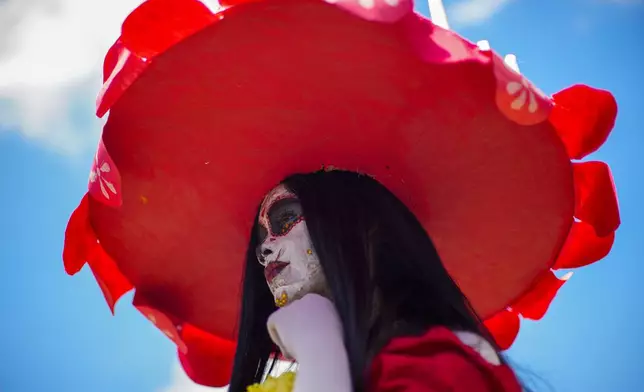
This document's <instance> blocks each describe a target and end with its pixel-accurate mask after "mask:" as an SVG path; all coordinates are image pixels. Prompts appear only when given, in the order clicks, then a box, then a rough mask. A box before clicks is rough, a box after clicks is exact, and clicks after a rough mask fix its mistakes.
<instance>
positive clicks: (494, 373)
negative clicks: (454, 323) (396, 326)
mask: <svg viewBox="0 0 644 392" xmlns="http://www.w3.org/2000/svg"><path fill="white" fill-rule="evenodd" d="M370 384H371V388H370V389H371V390H372V391H373V392H388V391H405V392H442V391H452V392H461V391H463V392H465V391H467V392H492V391H494V392H520V391H521V387H520V384H519V383H518V381H517V379H516V377H515V376H514V373H513V372H512V370H511V369H510V368H509V367H508V366H506V365H504V364H503V363H502V361H501V359H500V358H499V356H498V354H497V353H496V350H495V349H494V347H493V346H492V345H491V344H490V343H489V342H488V341H486V340H485V339H483V338H482V337H481V336H479V335H477V334H474V333H470V332H452V331H450V330H448V329H446V328H440V327H437V328H432V329H431V330H430V331H428V332H427V333H425V334H424V335H421V336H406V337H398V338H394V339H392V340H391V342H389V344H388V345H387V346H385V348H384V349H383V350H382V351H381V352H380V353H379V354H378V355H377V356H376V357H375V358H374V361H373V363H372V366H371V375H370Z"/></svg>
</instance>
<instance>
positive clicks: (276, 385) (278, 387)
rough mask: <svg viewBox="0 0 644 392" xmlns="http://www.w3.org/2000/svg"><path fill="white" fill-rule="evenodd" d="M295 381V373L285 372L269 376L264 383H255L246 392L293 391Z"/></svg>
mask: <svg viewBox="0 0 644 392" xmlns="http://www.w3.org/2000/svg"><path fill="white" fill-rule="evenodd" d="M294 382H295V373H293V372H284V373H282V374H281V375H280V376H279V377H271V376H268V377H267V378H266V380H265V381H264V382H263V383H260V384H253V385H251V386H249V387H248V389H247V390H246V392H291V391H292V390H293V383H294Z"/></svg>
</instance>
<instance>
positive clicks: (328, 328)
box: [267, 294, 344, 362]
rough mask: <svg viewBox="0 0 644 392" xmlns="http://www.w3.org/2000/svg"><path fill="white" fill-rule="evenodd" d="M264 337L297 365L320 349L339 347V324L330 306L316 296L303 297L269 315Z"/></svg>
mask: <svg viewBox="0 0 644 392" xmlns="http://www.w3.org/2000/svg"><path fill="white" fill-rule="evenodd" d="M267 326H268V333H269V335H270V336H271V339H272V340H273V342H275V344H277V345H278V346H279V348H280V350H281V351H282V355H284V357H285V358H287V359H289V360H296V361H298V362H301V360H302V358H301V357H302V356H304V357H306V356H307V355H308V354H309V353H311V354H314V355H315V353H316V352H317V351H318V349H319V348H321V347H320V346H325V345H328V344H332V345H333V344H335V345H337V344H338V343H339V344H342V347H343V349H344V343H343V334H342V322H341V321H340V317H339V316H338V312H337V311H336V309H335V305H333V302H331V301H330V300H328V299H327V298H325V297H323V296H321V295H318V294H307V295H305V296H304V297H302V298H301V299H299V300H296V301H294V302H292V303H290V304H288V305H287V306H285V307H283V308H280V309H278V310H277V311H276V312H275V313H273V314H272V315H271V316H270V317H269V318H268V322H267Z"/></svg>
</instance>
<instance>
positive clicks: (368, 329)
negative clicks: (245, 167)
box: [230, 171, 489, 392]
mask: <svg viewBox="0 0 644 392" xmlns="http://www.w3.org/2000/svg"><path fill="white" fill-rule="evenodd" d="M283 184H284V185H285V186H286V188H288V189H289V190H291V191H292V192H293V193H295V195H297V197H298V198H299V200H300V203H301V205H302V210H303V212H304V217H305V219H306V222H307V226H308V230H309V234H310V236H311V240H312V243H313V247H314V250H315V252H316V253H317V255H318V256H319V259H320V263H321V265H322V269H323V271H324V274H325V276H326V279H327V282H328V286H329V287H328V290H329V294H330V295H331V298H332V299H333V302H334V304H335V306H336V308H337V311H338V314H339V316H340V319H341V321H342V325H343V328H344V342H345V347H346V350H347V354H348V358H349V364H350V367H351V376H352V383H353V390H354V391H357V392H361V391H364V389H365V376H366V372H365V370H366V369H367V367H368V365H369V363H370V360H371V358H372V356H373V355H375V354H377V351H378V350H379V349H380V348H382V346H383V345H384V344H385V343H387V341H388V340H389V339H391V338H392V337H394V336H400V335H410V334H420V333H423V332H424V331H427V330H428V329H429V328H431V327H434V326H443V327H447V328H450V329H453V330H461V331H470V332H474V333H477V334H480V335H482V336H484V337H486V338H489V334H488V333H487V331H486V330H485V328H484V327H483V324H482V323H481V321H480V319H479V318H478V317H477V316H476V314H475V312H474V311H473V310H472V307H471V306H470V304H469V302H468V300H467V298H465V296H464V295H463V293H462V292H461V290H460V289H459V287H458V286H457V285H456V283H455V282H454V281H453V280H452V278H451V277H450V275H449V274H448V273H447V271H446V269H445V267H444V266H443V264H442V262H441V260H440V258H439V256H438V253H437V252H436V249H435V247H434V244H433V243H432V241H431V239H430V238H429V236H428V235H427V232H426V231H425V230H424V228H423V226H422V225H421V224H420V222H419V221H418V220H417V219H416V217H415V216H414V215H413V214H412V213H411V211H410V210H409V209H408V208H407V207H406V206H405V205H404V204H403V203H402V202H401V201H400V200H399V199H398V198H396V197H395V196H394V195H393V194H392V193H391V192H390V191H389V190H388V189H387V188H385V187H384V186H383V185H381V184H380V183H379V182H377V181H376V180H374V179H373V178H371V177H369V176H366V175H360V174H357V173H353V172H346V171H320V172H315V173H310V174H297V175H293V176H291V177H289V178H287V179H285V180H284V181H283ZM255 226H256V227H254V228H253V232H252V233H251V239H250V243H249V245H248V251H247V255H246V268H245V273H244V280H243V289H242V308H241V317H240V320H239V330H238V346H237V352H236V355H235V361H234V366H233V374H232V379H231V383H230V391H231V392H243V391H245V389H246V387H247V386H248V385H250V384H252V383H255V382H260V381H261V380H262V378H263V376H264V375H265V374H266V372H267V371H270V369H271V368H272V366H273V365H274V361H275V359H274V358H275V357H276V354H277V352H276V351H277V350H276V348H275V346H274V345H273V344H272V342H271V340H270V338H269V336H268V333H267V332H266V321H267V318H268V316H269V315H270V314H271V313H272V312H274V311H275V310H276V307H275V304H274V302H273V297H272V295H271V292H270V291H269V289H268V287H267V285H266V281H265V278H264V274H263V267H262V266H261V265H260V264H259V263H258V261H257V256H256V252H255V251H256V248H257V245H258V243H257V242H258V240H257V232H258V230H257V220H256V221H255Z"/></svg>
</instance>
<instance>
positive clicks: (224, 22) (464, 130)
mask: <svg viewBox="0 0 644 392" xmlns="http://www.w3.org/2000/svg"><path fill="white" fill-rule="evenodd" d="M179 3H181V5H180V6H178V4H179ZM241 3H246V4H241V5H235V6H233V7H230V8H228V9H225V10H222V11H220V12H219V13H217V14H212V13H210V11H208V10H207V9H206V8H205V7H203V6H201V5H200V3H198V2H196V1H176V0H150V1H148V2H146V3H144V4H143V5H142V6H141V7H140V8H139V9H137V10H136V11H135V12H134V13H133V14H132V15H131V16H130V17H129V18H128V21H126V23H125V24H124V30H123V35H122V37H121V39H120V40H119V41H118V42H117V44H116V45H115V46H114V47H113V49H112V50H111V51H110V53H109V54H108V57H107V58H106V84H105V87H104V89H103V92H102V94H101V98H100V100H99V112H105V111H106V110H108V109H109V110H110V113H109V118H108V121H107V124H106V125H105V128H104V131H103V136H102V140H101V143H100V144H99V149H98V152H97V155H96V160H95V165H94V167H93V169H92V174H91V176H90V190H89V193H88V196H87V197H85V198H84V199H83V202H82V203H81V206H80V207H79V209H78V210H77V211H76V212H75V214H74V215H73V216H72V219H71V220H70V224H69V227H68V231H67V238H66V245H65V255H64V256H65V263H66V267H67V270H68V271H69V272H70V273H75V272H76V271H78V270H79V269H80V268H81V267H82V265H83V264H84V263H85V262H86V261H87V262H88V263H89V264H90V266H91V267H92V270H93V271H94V273H95V275H96V277H97V280H98V281H99V284H100V285H101V288H102V289H103V291H104V292H105V293H106V298H107V299H108V302H109V303H110V305H111V306H112V307H113V306H114V303H115V301H116V300H117V299H118V297H120V296H121V295H122V294H123V293H124V292H126V291H128V290H130V289H131V288H133V287H134V288H136V290H137V293H136V297H135V305H136V306H137V307H138V308H139V309H141V310H142V311H143V312H144V313H145V314H146V316H148V318H150V319H151V320H152V321H153V322H154V323H155V324H157V326H159V327H160V328H161V329H162V330H163V331H164V332H165V333H166V334H167V335H168V336H170V337H171V338H172V339H174V340H175V341H176V342H177V343H178V345H179V347H180V349H181V350H182V351H184V352H188V353H189V352H190V350H191V347H190V346H191V343H190V342H191V341H192V342H195V341H197V342H201V343H192V344H193V346H194V347H195V348H194V349H193V352H197V357H199V358H209V360H211V362H208V360H206V359H203V360H201V359H200V360H198V361H196V362H199V363H201V364H203V363H208V366H211V365H212V364H213V363H217V364H220V365H221V366H220V367H223V368H224V369H229V366H230V358H231V357H232V352H233V351H234V343H233V342H234V334H235V330H236V322H237V317H238V312H239V305H240V282H241V279H242V272H243V264H244V258H245V251H246V246H247V243H248V236H249V234H250V231H251V226H252V223H253V218H254V214H255V213H256V209H257V206H258V204H259V202H260V201H261V199H262V197H263V195H264V194H265V193H266V192H268V191H269V190H270V189H271V188H272V187H273V186H275V185H276V184H277V183H278V182H279V181H280V180H282V179H283V178H284V177H286V176H288V175H290V174H293V173H298V172H312V171H316V170H319V169H321V168H322V167H325V168H327V169H328V168H331V167H333V168H340V169H346V170H351V171H356V172H361V173H367V174H369V175H371V176H373V177H375V178H376V179H377V180H378V181H380V182H381V183H382V184H384V185H385V186H386V187H387V188H389V189H390V190H391V191H392V192H394V193H395V194H396V195H397V196H398V197H399V198H400V199H401V200H402V201H403V202H405V203H406V205H407V206H408V207H409V208H410V209H411V210H412V211H413V212H414V213H415V215H416V216H417V217H418V219H419V220H420V222H422V224H423V226H424V227H425V229H426V230H427V232H428V233H429V235H430V237H431V238H432V240H433V241H434V243H435V245H436V247H437V249H438V252H439V254H440V256H441V258H442V260H443V262H444V263H445V265H446V267H447V269H448V270H449V272H450V273H451V274H452V276H453V277H454V278H455V280H456V281H457V283H458V284H459V286H460V287H461V288H462V290H463V291H464V293H465V294H466V295H467V296H468V298H469V299H470V301H471V302H472V304H473V306H474V308H475V309H476V311H477V312H478V313H479V315H480V316H481V317H483V318H485V319H487V320H488V325H489V326H490V327H491V328H492V329H493V332H495V333H497V335H496V336H497V340H498V341H499V343H500V344H502V345H503V346H507V345H509V343H511V341H512V340H513V339H514V336H516V331H517V330H518V316H517V312H518V310H517V309H521V310H522V312H523V314H524V316H526V317H531V316H533V318H536V317H540V316H541V315H542V311H543V312H545V309H546V308H547V306H548V304H549V301H550V300H551V299H552V297H553V296H554V293H555V292H556V289H557V288H558V287H559V286H560V285H561V282H562V281H561V280H559V279H557V278H555V277H554V275H552V272H551V268H553V267H555V263H560V264H561V265H559V267H563V268H567V267H570V266H575V267H576V266H579V265H581V264H587V263H589V262H593V261H595V260H597V259H599V258H601V257H603V256H604V255H605V254H606V253H607V252H608V250H609V249H610V245H611V244H612V233H613V232H614V230H615V229H616V228H617V225H618V224H619V217H618V215H617V204H616V200H615V195H614V191H613V187H612V181H611V178H610V173H609V172H608V170H607V168H605V166H604V165H603V164H599V163H593V164H599V166H593V167H592V168H591V167H588V166H584V165H586V164H580V165H581V166H583V167H581V168H577V169H574V166H573V164H572V163H571V157H573V155H572V154H571V152H570V151H575V152H574V154H575V156H574V157H575V158H578V157H581V156H583V155H585V154H587V153H589V152H591V151H592V150H594V149H596V148H597V147H599V145H600V144H601V143H603V141H604V140H605V139H606V137H607V135H608V132H609V131H610V129H611V128H612V124H613V122H614V117H615V112H616V106H615V104H614V100H613V99H612V96H610V94H607V93H605V92H602V91H598V90H593V89H590V88H586V87H583V86H579V87H576V88H573V89H571V91H569V92H568V93H562V94H563V95H562V98H561V101H562V102H565V103H566V105H563V106H562V105H558V101H556V100H555V101H553V100H552V99H551V98H548V97H546V96H544V95H543V94H542V93H541V92H540V91H539V90H537V89H536V88H534V87H533V86H532V85H531V84H530V83H529V82H528V81H527V80H526V79H524V78H523V77H522V76H521V75H519V74H517V73H515V72H514V71H512V70H511V69H510V68H508V67H507V66H506V65H505V64H504V62H503V61H502V60H501V59H500V58H499V57H498V56H496V55H495V54H493V53H492V52H490V51H482V50H479V49H478V48H477V47H476V46H475V45H473V44H471V43H469V42H467V41H465V40H464V39H462V38H460V37H459V36H457V35H456V34H454V33H452V32H449V31H445V30H443V29H440V28H438V27H436V26H433V25H432V24H431V22H429V21H427V20H425V19H423V18H421V17H419V16H417V15H415V14H413V13H412V11H411V1H404V0H401V1H399V2H398V5H397V6H392V5H390V3H392V2H391V1H389V2H385V1H384V0H376V1H375V7H376V10H377V11H378V12H375V13H374V11H373V9H370V10H367V11H365V10H364V9H363V11H364V12H362V13H361V12H359V11H356V10H358V9H359V7H358V6H357V4H358V2H357V1H353V0H352V1H348V0H347V1H339V2H338V4H337V5H331V4H327V3H325V2H323V1H319V0H270V1H269V0H266V1H256V2H241ZM393 3H395V2H393ZM356 7H357V8H356ZM387 7H389V8H387ZM150 32H154V34H150ZM580 100H584V105H577V104H578V103H579V102H580ZM589 105H590V109H589ZM592 105H594V106H592ZM593 116H594V117H593ZM571 135H572V136H571ZM604 169H605V170H604ZM579 173H581V174H579ZM579 176H581V177H582V178H583V179H582V180H579V181H578V180H577V177H579ZM580 184H581V185H580ZM598 194H599V195H600V196H597V195H598ZM580 195H582V196H583V195H585V196H583V200H581V199H580V197H581V196H580ZM589 200H590V201H589ZM589 203H590V204H589ZM593 203H594V204H593ZM582 204H583V206H581V205H582ZM582 207H583V208H582ZM580 210H583V212H584V214H586V218H582V217H580V216H579V213H578V212H579V211H580ZM576 215H577V218H579V219H581V220H583V222H581V221H575V220H574V219H573V217H574V216H576ZM579 225H582V226H581V229H579V227H580V226H579ZM572 229H574V230H572ZM574 233H577V234H575V236H572V234H574ZM578 233H581V234H578ZM571 236H572V237H574V238H572V239H570V238H571ZM580 236H581V237H580ZM579 238H582V239H583V241H585V242H584V243H586V244H587V243H592V244H595V245H594V246H595V248H593V249H594V251H590V254H589V251H586V253H585V254H582V255H581V256H578V254H580V253H584V250H583V248H584V247H583V246H579V241H580V240H579ZM567 239H568V240H567ZM588 241H590V242H588ZM593 241H594V242H593ZM564 244H566V246H565V247H564ZM571 244H572V245H571ZM575 244H576V245H575ZM562 248H564V252H562ZM560 253H565V255H566V257H567V258H568V259H570V260H568V259H567V260H565V261H561V260H559V261H558V256H559V255H560ZM580 258H581V259H582V261H580ZM571 260H572V261H571ZM553 279H554V280H553ZM531 296H532V297H531ZM526 298H527V299H526ZM509 307H510V308H509ZM499 320H501V321H499ZM203 342H209V343H207V344H206V343H203ZM208 344H210V345H211V346H210V347H215V348H214V349H210V351H209V349H207V348H204V347H206V346H208ZM199 347H201V348H199ZM200 350H201V351H200ZM212 358H216V361H215V362H212ZM183 359H184V361H183V362H184V364H185V365H186V366H187V367H188V368H190V366H191V365H190V359H189V358H188V359H186V357H185V355H184V358H183ZM193 365H194V366H196V367H199V366H200V365H199V364H195V362H194V361H193ZM204 366H205V365H204ZM226 371H228V370H226ZM226 371H224V373H222V374H225V375H227V374H228V373H226ZM189 372H190V371H189ZM197 373H198V372H193V373H192V374H191V376H192V377H193V378H194V379H196V380H197V381H199V382H201V383H204V384H209V385H221V384H224V383H226V381H227V379H225V376H223V375H220V376H212V377H214V378H212V377H211V378H209V379H208V380H206V379H205V378H203V377H202V376H200V375H198V374H197ZM204 377H205V376H204ZM209 377H210V376H209ZM215 379H216V380H215Z"/></svg>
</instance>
